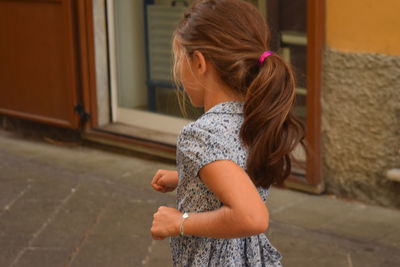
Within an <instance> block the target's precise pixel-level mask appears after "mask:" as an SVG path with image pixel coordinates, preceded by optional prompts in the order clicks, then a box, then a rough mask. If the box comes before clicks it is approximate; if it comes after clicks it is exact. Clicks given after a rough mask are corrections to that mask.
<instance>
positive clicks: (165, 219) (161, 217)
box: [150, 206, 182, 240]
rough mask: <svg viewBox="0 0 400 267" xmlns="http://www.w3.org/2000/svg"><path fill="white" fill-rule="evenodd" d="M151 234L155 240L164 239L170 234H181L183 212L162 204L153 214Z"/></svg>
mask: <svg viewBox="0 0 400 267" xmlns="http://www.w3.org/2000/svg"><path fill="white" fill-rule="evenodd" d="M153 218H154V219H153V224H152V226H151V230H150V232H151V236H152V237H153V239H154V240H163V239H165V238H166V237H169V236H177V235H179V227H180V223H181V220H182V213H181V212H180V211H179V210H177V209H174V208H169V207H164V206H161V207H159V208H158V211H157V212H156V213H154V215H153Z"/></svg>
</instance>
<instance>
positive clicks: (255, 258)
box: [170, 102, 281, 266]
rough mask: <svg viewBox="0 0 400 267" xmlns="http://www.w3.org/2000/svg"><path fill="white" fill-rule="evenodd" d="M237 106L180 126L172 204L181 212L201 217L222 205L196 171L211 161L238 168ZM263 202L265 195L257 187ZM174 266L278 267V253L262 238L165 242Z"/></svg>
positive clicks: (241, 160) (241, 152)
mask: <svg viewBox="0 0 400 267" xmlns="http://www.w3.org/2000/svg"><path fill="white" fill-rule="evenodd" d="M242 109H243V104H242V103H240V102H225V103H220V104H218V105H216V106H214V107H212V108H211V109H210V110H208V111H207V112H206V113H205V114H203V115H202V116H201V117H200V118H199V119H198V120H197V121H195V122H193V123H190V124H188V125H186V126H185V127H184V128H183V129H182V131H181V133H180V135H179V137H178V141H177V169H178V175H179V185H178V187H177V205H178V209H179V210H180V211H181V212H205V211H211V210H215V209H218V208H220V207H221V206H222V205H223V204H222V203H221V201H219V199H218V198H217V197H216V196H215V195H214V193H213V192H212V191H210V189H208V188H207V186H206V185H204V183H203V182H202V181H201V180H200V178H199V175H198V172H199V170H200V169H201V168H202V167H203V166H205V165H207V164H208V163H211V162H213V161H216V160H231V161H233V162H235V163H236V164H238V165H239V166H240V167H242V168H243V169H244V168H245V166H246V157H247V152H246V149H245V148H244V147H243V145H242V144H241V142H240V139H239V131H240V126H241V124H242V122H243V112H242ZM258 191H259V193H260V195H261V197H262V199H263V200H264V201H266V199H267V195H268V190H266V189H264V188H261V187H260V188H258ZM170 245H171V250H172V259H173V263H174V266H281V263H280V259H281V255H280V253H279V252H278V251H277V250H276V249H275V248H274V247H272V245H271V244H270V242H269V240H268V239H267V237H266V236H265V235H264V234H260V235H254V236H249V237H245V238H229V239H223V238H221V239H217V238H206V237H196V236H183V237H181V236H178V237H172V238H171V242H170Z"/></svg>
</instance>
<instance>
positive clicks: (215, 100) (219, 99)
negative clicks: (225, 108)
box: [204, 83, 244, 112]
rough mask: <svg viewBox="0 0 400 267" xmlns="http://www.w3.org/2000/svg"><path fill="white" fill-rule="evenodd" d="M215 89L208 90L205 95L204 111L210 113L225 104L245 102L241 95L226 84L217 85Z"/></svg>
mask: <svg viewBox="0 0 400 267" xmlns="http://www.w3.org/2000/svg"><path fill="white" fill-rule="evenodd" d="M214 86H215V87H212V88H213V89H211V90H207V91H206V92H205V95H204V111H205V112H206V111H208V110H209V109H210V108H212V107H214V106H215V105H218V104H220V103H223V102H230V101H238V102H243V101H244V99H243V97H242V96H241V95H240V94H237V93H235V92H234V91H233V89H231V88H230V87H228V86H226V85H225V84H221V83H219V84H215V85H214Z"/></svg>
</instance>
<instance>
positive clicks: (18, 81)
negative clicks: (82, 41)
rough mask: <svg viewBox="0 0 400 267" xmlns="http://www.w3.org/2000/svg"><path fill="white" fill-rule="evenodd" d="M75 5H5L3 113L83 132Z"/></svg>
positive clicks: (0, 17) (43, 0)
mask: <svg viewBox="0 0 400 267" xmlns="http://www.w3.org/2000/svg"><path fill="white" fill-rule="evenodd" d="M74 13H75V12H74V2H73V0H0V113H3V114H8V115H12V116H18V117H22V118H27V119H31V120H36V121H41V122H45V123H50V124H55V125H59V126H64V127H69V128H78V127H79V124H80V123H79V115H78V114H77V112H76V111H74V107H75V106H76V105H77V103H78V102H79V99H78V89H79V88H78V87H79V83H78V78H79V77H78V73H79V70H78V65H77V61H78V60H77V56H78V55H77V52H78V47H77V40H76V37H77V36H78V34H77V33H76V30H75V28H76V24H75V21H74V20H75V19H74V18H75V17H76V16H75V14H74Z"/></svg>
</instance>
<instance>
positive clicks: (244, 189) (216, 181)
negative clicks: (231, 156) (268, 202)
mask: <svg viewBox="0 0 400 267" xmlns="http://www.w3.org/2000/svg"><path fill="white" fill-rule="evenodd" d="M200 177H201V179H202V181H203V182H204V183H205V184H206V185H207V186H208V188H210V190H211V191H213V192H214V193H215V195H216V196H217V197H218V198H219V200H220V201H221V202H223V204H224V205H223V206H222V207H221V208H219V209H217V210H214V211H210V212H201V213H191V214H190V217H189V218H188V219H186V221H185V223H184V232H185V234H186V235H195V236H204V237H213V238H234V237H242V236H249V235H254V234H259V233H261V232H264V231H265V230H266V229H267V227H268V220H269V214H268V210H267V208H266V206H265V204H264V202H263V201H262V199H261V197H260V195H259V193H258V191H257V189H256V188H255V186H254V184H253V183H252V181H251V180H250V178H249V176H248V175H247V174H246V172H245V171H244V170H243V169H241V168H240V167H239V166H238V165H237V164H235V163H234V162H232V161H225V160H224V161H215V162H212V163H210V164H208V165H206V166H204V167H203V168H202V169H201V170H200ZM181 215H182V214H181V213H180V212H179V211H177V210H175V209H172V208H168V207H160V209H159V211H158V212H157V213H156V214H155V215H154V221H153V227H152V235H153V237H154V238H155V239H163V238H165V237H167V236H176V235H178V234H179V225H180V223H181V221H182V217H181Z"/></svg>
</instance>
